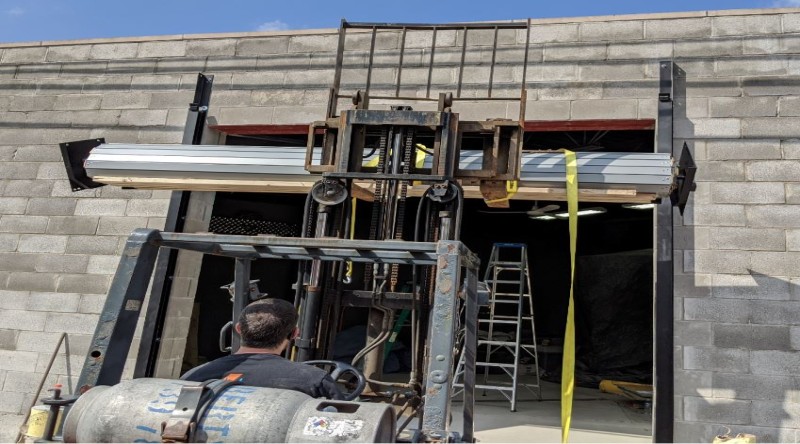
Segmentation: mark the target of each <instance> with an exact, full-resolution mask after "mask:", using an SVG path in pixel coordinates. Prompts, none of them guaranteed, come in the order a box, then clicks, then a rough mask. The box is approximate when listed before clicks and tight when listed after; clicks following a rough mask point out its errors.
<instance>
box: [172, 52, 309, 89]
mask: <svg viewBox="0 0 800 444" xmlns="http://www.w3.org/2000/svg"><path fill="white" fill-rule="evenodd" d="M273 59H274V57H270V56H254V55H253V56H212V57H209V58H208V59H207V60H206V71H208V72H213V73H214V74H215V76H216V75H219V74H217V73H220V72H234V73H236V72H246V71H257V70H259V69H263V70H273V71H278V70H283V69H284V67H283V66H281V65H279V63H280V62H275V61H274V60H273ZM308 60H309V59H308V58H303V59H300V60H299V61H298V62H297V64H293V65H292V66H291V68H286V69H305V68H308ZM220 81H221V82H224V80H222V79H220ZM229 81H230V79H229V78H228V84H229V83H230V82H229ZM217 82H218V80H217V78H216V77H214V83H215V84H224V83H217ZM187 86H188V85H187Z"/></svg>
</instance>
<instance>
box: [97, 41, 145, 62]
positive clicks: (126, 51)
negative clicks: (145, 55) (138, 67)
mask: <svg viewBox="0 0 800 444" xmlns="http://www.w3.org/2000/svg"><path fill="white" fill-rule="evenodd" d="M138 46H139V45H138V43H99V44H96V45H92V48H91V50H90V51H89V58H90V59H94V60H98V59H99V60H109V59H133V58H136V50H137V48H138Z"/></svg>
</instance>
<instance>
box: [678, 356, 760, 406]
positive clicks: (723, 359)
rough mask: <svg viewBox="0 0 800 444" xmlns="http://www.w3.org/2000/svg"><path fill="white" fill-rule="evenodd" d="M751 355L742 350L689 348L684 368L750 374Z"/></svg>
mask: <svg viewBox="0 0 800 444" xmlns="http://www.w3.org/2000/svg"><path fill="white" fill-rule="evenodd" d="M752 353H757V352H752ZM750 355H751V352H749V351H747V350H741V349H733V348H714V347H692V346H687V347H684V348H683V366H684V368H686V369H687V370H706V371H718V372H729V373H748V372H749V370H748V369H749V366H748V359H749V358H750ZM684 402H685V400H684Z"/></svg>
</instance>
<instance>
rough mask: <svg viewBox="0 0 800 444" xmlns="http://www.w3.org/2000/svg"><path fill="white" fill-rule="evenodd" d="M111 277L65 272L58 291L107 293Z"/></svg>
mask: <svg viewBox="0 0 800 444" xmlns="http://www.w3.org/2000/svg"><path fill="white" fill-rule="evenodd" d="M110 278H111V277H110V276H106V275H99V274H65V275H62V276H60V277H59V279H58V286H57V287H56V291H57V292H59V293H88V294H106V292H107V291H108V284H109V282H110ZM50 331H52V330H50Z"/></svg>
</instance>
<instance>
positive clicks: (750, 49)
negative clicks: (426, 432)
mask: <svg viewBox="0 0 800 444" xmlns="http://www.w3.org/2000/svg"><path fill="white" fill-rule="evenodd" d="M742 43H743V45H744V46H743V51H744V53H745V54H747V55H750V54H759V55H771V54H778V53H780V52H781V38H780V37H776V36H769V37H749V38H746V39H744V41H743V42H742Z"/></svg>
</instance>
